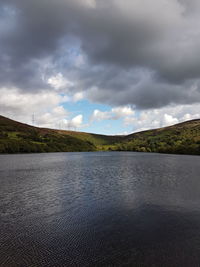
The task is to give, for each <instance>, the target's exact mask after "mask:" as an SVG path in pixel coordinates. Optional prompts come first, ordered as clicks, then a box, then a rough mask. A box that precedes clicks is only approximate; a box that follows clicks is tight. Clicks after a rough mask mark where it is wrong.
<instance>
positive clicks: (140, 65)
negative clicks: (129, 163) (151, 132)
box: [0, 0, 200, 108]
mask: <svg viewBox="0 0 200 267" xmlns="http://www.w3.org/2000/svg"><path fill="white" fill-rule="evenodd" d="M94 2H95V3H96V5H95V7H92V6H90V5H87V3H88V2H87V1H86V0H85V1H83V0H30V1H27V0H18V1H16V0H0V14H1V20H2V21H10V26H9V25H8V29H6V31H3V34H2V37H1V39H0V51H1V55H0V85H1V86H16V87H19V88H20V89H21V90H24V91H29V90H31V91H37V90H40V88H42V89H45V88H48V89H49V85H47V84H46V82H45V81H44V80H43V79H42V75H51V72H52V73H55V72H56V70H57V71H59V72H62V73H63V74H67V75H68V78H70V79H73V80H75V82H76V85H77V89H79V88H81V89H82V90H85V91H87V93H88V97H89V98H90V99H91V100H93V101H97V102H104V103H105V102H106V103H108V104H112V105H122V104H123V105H124V104H132V105H135V106H136V107H138V108H153V107H162V106H165V105H168V104H170V103H194V102H199V101H200V92H199V79H200V58H199V56H198V53H199V46H200V36H199V32H198V28H199V26H200V21H199V15H200V14H199V13H200V5H199V3H198V1H197V0H190V1H189V0H179V1H176V0H169V1H164V0H155V1H153V0H152V1H149V0H148V1H147V0H140V1H139V0H135V1H132V0H125V1H121V0H107V1H105V0H96V1H94ZM8 18H10V20H8ZM0 33H1V28H0ZM72 37H74V38H76V39H77V40H78V42H79V43H80V50H81V52H82V53H84V54H85V56H86V57H87V59H88V61H87V63H86V64H85V65H84V67H82V68H78V67H76V66H72V65H70V64H69V62H68V58H67V57H66V54H65V52H64V50H63V54H62V53H60V52H58V51H61V47H62V48H63V46H64V45H65V43H66V46H67V45H69V44H70V45H71V47H72V48H73V41H72V42H71V41H69V40H71V39H70V38H72ZM72 40H73V39H72ZM70 42H71V43H70ZM65 57H66V59H65V60H64V59H63V58H65ZM45 58H49V62H50V65H51V64H52V66H49V67H47V68H45V69H43V66H42V64H43V60H45ZM60 62H62V63H60ZM56 68H57V69H56ZM148 77H149V78H148ZM195 85H197V86H196V87H195ZM194 87H195V89H194ZM91 88H93V89H91ZM94 88H96V89H94Z"/></svg>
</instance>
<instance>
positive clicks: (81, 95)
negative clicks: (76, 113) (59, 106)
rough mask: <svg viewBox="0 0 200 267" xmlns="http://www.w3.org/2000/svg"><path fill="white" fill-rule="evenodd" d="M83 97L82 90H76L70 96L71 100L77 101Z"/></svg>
mask: <svg viewBox="0 0 200 267" xmlns="http://www.w3.org/2000/svg"><path fill="white" fill-rule="evenodd" d="M83 98H84V93H83V92H78V93H75V94H74V95H73V97H72V100H73V102H78V101H80V100H82V99H83Z"/></svg>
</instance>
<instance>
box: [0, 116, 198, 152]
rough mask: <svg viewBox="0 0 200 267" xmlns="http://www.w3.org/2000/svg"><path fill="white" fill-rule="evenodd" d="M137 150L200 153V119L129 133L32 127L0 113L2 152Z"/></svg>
mask: <svg viewBox="0 0 200 267" xmlns="http://www.w3.org/2000/svg"><path fill="white" fill-rule="evenodd" d="M99 150H104V151H106V150H113V151H138V152H159V153H176V154H194V155H200V120H192V121H187V122H183V123H180V124H177V125H173V126H170V127H165V128H160V129H155V130H149V131H143V132H139V133H134V134H131V135H128V136H106V135H98V134H91V133H84V132H73V131H64V130H51V129H46V128H38V127H33V126H30V125H27V124H23V123H20V122H17V121H14V120H11V119H8V118H5V117H3V116H0V153H34V152H78V151H99Z"/></svg>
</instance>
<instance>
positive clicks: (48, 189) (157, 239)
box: [0, 152, 200, 267]
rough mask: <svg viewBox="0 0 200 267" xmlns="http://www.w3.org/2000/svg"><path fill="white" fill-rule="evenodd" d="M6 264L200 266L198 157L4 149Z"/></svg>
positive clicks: (1, 205)
mask: <svg viewBox="0 0 200 267" xmlns="http://www.w3.org/2000/svg"><path fill="white" fill-rule="evenodd" d="M0 213H1V218H0V266H1V267H2V266H6V267H7V266H9V267H10V266H11V267H12V266H13V267H15V266H20V267H26V266H27V267H31V266H34V267H35V266H37V267H38V266H45V267H48V266H52V267H56V266H138V267H139V266H148V267H151V266H154V267H155V266H159V267H160V266H169V267H173V266H177V267H180V266H181V267H184V266H188V267H191V266H192V267H196V266H200V157H199V156H183V155H162V154H148V153H132V152H95V153H50V154H27V155H25V154H23V155H0Z"/></svg>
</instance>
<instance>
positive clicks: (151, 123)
mask: <svg viewBox="0 0 200 267" xmlns="http://www.w3.org/2000/svg"><path fill="white" fill-rule="evenodd" d="M199 111H200V104H195V105H178V106H169V107H165V108H161V109H152V110H147V111H141V112H140V113H139V115H137V116H131V117H126V118H124V125H125V126H130V125H131V126H132V127H133V131H134V132H138V131H143V130H148V129H155V128H160V127H165V126H170V125H173V124H176V123H179V122H183V121H186V120H192V119H198V118H200V112H199Z"/></svg>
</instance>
